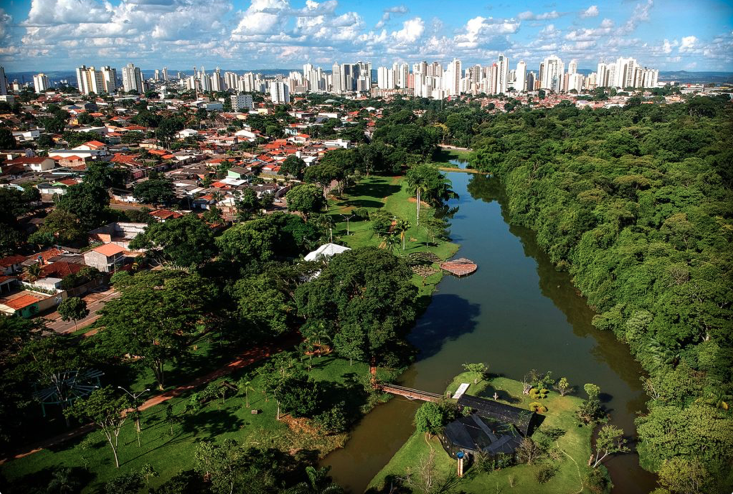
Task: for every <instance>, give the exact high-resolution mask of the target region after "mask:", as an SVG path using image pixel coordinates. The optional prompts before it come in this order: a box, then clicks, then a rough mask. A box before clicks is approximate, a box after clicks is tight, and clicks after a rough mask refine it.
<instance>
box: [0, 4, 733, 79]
mask: <svg viewBox="0 0 733 494" xmlns="http://www.w3.org/2000/svg"><path fill="white" fill-rule="evenodd" d="M499 53H505V54H506V55H507V56H509V58H510V61H511V65H512V66H515V64H516V62H518V61H519V60H524V61H525V62H526V63H527V66H528V68H529V69H530V70H537V67H538V65H539V62H540V61H541V60H542V59H543V58H544V57H546V56H549V55H551V54H556V55H558V56H560V57H562V58H563V60H565V61H566V62H569V61H570V60H572V59H577V61H578V66H579V67H580V68H589V69H593V68H595V66H596V64H597V63H598V61H599V60H601V59H605V60H613V59H615V58H616V57H618V56H632V57H634V58H636V59H637V60H638V61H639V62H640V63H641V64H643V65H646V66H649V67H655V68H659V69H660V70H693V71H701V70H714V71H733V2H731V1H717V0H688V1H680V0H611V1H605V0H604V1H600V0H588V1H574V0H570V1H563V2H549V1H548V2H543V1H542V0H540V1H534V2H530V1H525V0H518V1H513V2H500V3H488V2H480V1H465V0H460V1H450V0H442V1H437V0H427V1H404V2H398V1H385V0H372V1H370V0H323V1H314V0H252V1H249V0H247V1H241V0H3V1H2V2H0V64H2V65H3V66H4V67H5V69H6V71H7V72H13V71H55V70H69V69H73V68H74V67H76V66H78V65H81V64H86V65H95V66H100V65H112V66H116V67H120V66H122V65H124V64H126V63H127V62H133V63H135V64H136V65H138V66H141V67H142V68H144V69H153V68H162V67H163V66H167V67H169V68H170V69H188V68H190V67H192V66H194V65H196V66H201V65H204V66H205V67H206V68H207V69H208V68H212V69H213V68H214V67H216V66H220V67H222V68H225V69H239V70H250V69H251V70H255V69H266V68H284V67H287V68H296V67H300V66H301V65H302V64H303V63H307V62H310V63H314V64H316V65H321V66H323V67H328V68H330V66H331V65H332V64H333V62H334V61H338V62H347V61H348V62H352V61H353V62H355V61H357V60H364V61H372V62H373V63H374V65H375V66H378V65H381V64H391V63H392V62H393V61H406V62H409V63H412V62H415V61H419V60H426V61H428V62H431V61H434V60H437V61H441V62H443V63H446V62H448V61H449V60H451V59H452V58H454V57H457V58H459V59H461V60H462V61H463V63H464V65H468V64H475V63H479V64H487V63H491V62H492V61H494V60H495V59H496V56H497V55H498V54H499Z"/></svg>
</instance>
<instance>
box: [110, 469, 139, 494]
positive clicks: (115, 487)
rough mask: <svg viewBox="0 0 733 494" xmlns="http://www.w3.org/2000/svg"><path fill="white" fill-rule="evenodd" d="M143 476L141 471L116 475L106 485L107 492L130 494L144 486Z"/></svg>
mask: <svg viewBox="0 0 733 494" xmlns="http://www.w3.org/2000/svg"><path fill="white" fill-rule="evenodd" d="M144 485H145V484H144V482H143V476H142V475H140V474H139V473H128V474H126V475H120V476H119V477H115V478H113V479H112V480H110V481H109V482H107V483H106V484H105V486H104V492H106V493H107V494H128V493H130V492H137V491H139V490H140V489H142V488H143V486H144Z"/></svg>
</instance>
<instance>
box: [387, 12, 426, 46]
mask: <svg viewBox="0 0 733 494" xmlns="http://www.w3.org/2000/svg"><path fill="white" fill-rule="evenodd" d="M424 31H425V23H424V22H423V20H422V19H421V18H419V17H415V18H414V19H409V20H407V21H405V22H404V23H402V29H400V30H399V31H394V32H393V33H392V37H393V38H394V39H395V40H397V42H398V43H414V42H415V41H417V40H418V39H419V38H420V36H422V33H423V32H424Z"/></svg>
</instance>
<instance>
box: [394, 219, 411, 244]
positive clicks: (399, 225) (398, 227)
mask: <svg viewBox="0 0 733 494" xmlns="http://www.w3.org/2000/svg"><path fill="white" fill-rule="evenodd" d="M410 226H411V225H410V222H409V221H407V220H403V219H398V220H397V221H396V222H395V225H394V232H395V233H399V235H400V240H401V241H402V250H403V251H404V250H405V237H406V236H407V230H409V229H410Z"/></svg>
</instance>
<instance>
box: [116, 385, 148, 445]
mask: <svg viewBox="0 0 733 494" xmlns="http://www.w3.org/2000/svg"><path fill="white" fill-rule="evenodd" d="M117 389H121V390H122V391H124V392H125V393H127V394H128V395H129V396H130V398H132V406H133V407H135V412H134V413H135V432H137V446H138V448H139V447H140V446H142V445H141V444H140V432H141V431H142V429H141V428H140V410H139V409H138V399H139V398H140V397H141V396H142V395H144V394H145V393H147V392H149V391H150V388H147V389H144V390H142V391H140V392H138V393H132V392H131V391H129V390H128V389H126V388H123V387H122V386H117Z"/></svg>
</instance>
